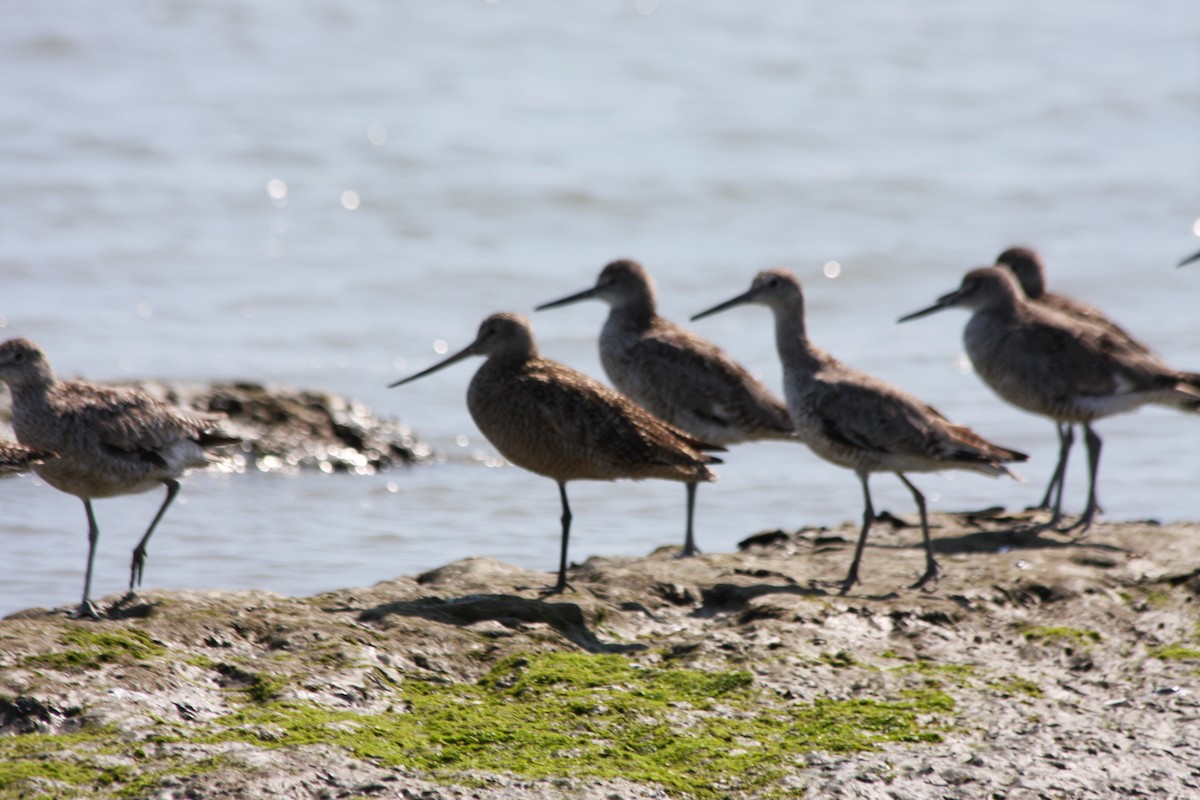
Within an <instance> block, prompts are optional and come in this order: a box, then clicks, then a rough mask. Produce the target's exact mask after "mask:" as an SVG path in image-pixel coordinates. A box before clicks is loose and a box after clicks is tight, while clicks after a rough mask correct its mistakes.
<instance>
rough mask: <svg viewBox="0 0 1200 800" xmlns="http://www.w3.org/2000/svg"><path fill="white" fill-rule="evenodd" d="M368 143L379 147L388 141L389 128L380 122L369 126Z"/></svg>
mask: <svg viewBox="0 0 1200 800" xmlns="http://www.w3.org/2000/svg"><path fill="white" fill-rule="evenodd" d="M367 141H368V142H370V143H371V144H373V145H375V146H376V147H379V146H380V145H381V144H383V143H384V142H386V141H387V128H385V127H383V126H382V125H380V124H379V123H378V122H374V123H371V124H370V125H369V126H367Z"/></svg>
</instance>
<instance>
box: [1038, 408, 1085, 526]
mask: <svg viewBox="0 0 1200 800" xmlns="http://www.w3.org/2000/svg"><path fill="white" fill-rule="evenodd" d="M1054 430H1055V431H1056V432H1057V433H1058V463H1057V464H1056V465H1055V466H1054V474H1053V475H1051V476H1050V483H1049V484H1048V485H1047V486H1046V494H1045V496H1044V497H1043V498H1042V501H1041V502H1040V503H1038V504H1037V505H1036V506H1034V507H1033V508H1032V509H1030V510H1033V511H1040V510H1049V511H1052V512H1053V516H1052V518H1051V520H1050V522H1049V523H1047V526H1053V525H1055V524H1057V523H1058V520H1059V519H1060V517H1061V516H1062V497H1063V485H1064V484H1065V483H1066V481H1067V458H1068V456H1069V455H1070V453H1071V447H1072V446H1073V445H1074V444H1075V428H1074V426H1073V425H1069V424H1066V423H1062V422H1055V423H1054Z"/></svg>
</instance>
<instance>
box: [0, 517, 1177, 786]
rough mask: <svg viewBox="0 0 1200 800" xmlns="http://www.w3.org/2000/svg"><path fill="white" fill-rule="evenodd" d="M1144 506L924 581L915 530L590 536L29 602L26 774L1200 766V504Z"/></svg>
mask: <svg viewBox="0 0 1200 800" xmlns="http://www.w3.org/2000/svg"><path fill="white" fill-rule="evenodd" d="M1007 519H1008V518H1006V517H1001V516H999V515H997V516H995V517H993V518H989V520H990V521H988V520H985V521H982V522H981V521H980V520H979V518H977V517H976V518H972V520H970V522H969V524H970V526H972V527H971V528H970V531H971V532H973V533H976V534H978V533H979V532H980V531H979V528H978V526H979V525H985V524H986V525H992V526H997V525H1004V524H1010V523H1009V522H1008V521H1006V520H1007ZM937 530H938V531H939V537H947V538H948V539H950V540H951V541H957V540H958V539H960V538H962V537H963V536H964V535H965V533H966V531H967V528H965V527H963V523H962V522H961V521H960V520H959V519H958V518H956V517H952V516H947V515H939V516H938V517H937ZM989 530H993V531H995V530H998V529H995V528H993V529H989ZM853 531H854V525H853V523H847V524H846V525H844V526H841V527H840V528H837V529H835V530H834V531H831V532H830V533H831V534H832V535H841V536H852V535H853ZM1148 531H1149V529H1148V528H1147V527H1146V526H1145V525H1142V524H1140V523H1124V524H1098V525H1096V526H1095V527H1094V529H1093V531H1092V533H1091V535H1090V536H1089V537H1088V539H1087V540H1085V541H1084V542H1082V543H1080V544H1077V545H1071V546H1066V547H1064V546H1061V545H1057V544H1056V545H1055V546H1047V545H1045V544H1044V543H1043V544H1039V543H1038V542H1037V540H1036V538H1031V539H1029V540H1027V541H1024V542H1023V543H1022V544H1020V545H1019V549H1020V550H1021V552H1020V554H1019V556H1020V558H1021V559H1022V561H1023V562H1025V563H1024V567H1023V568H1022V569H1021V570H1019V571H1014V570H1012V569H1011V568H1010V566H1009V565H1010V563H1011V560H1012V559H1011V555H1001V554H998V553H995V552H989V551H988V550H986V549H984V548H975V549H970V550H964V551H962V552H959V553H957V554H956V556H955V558H954V560H953V562H952V564H944V565H943V575H942V577H941V581H940V583H939V585H938V586H937V587H936V588H935V589H934V590H933V591H930V592H922V591H908V590H906V589H904V588H902V587H903V586H904V585H905V584H906V583H908V582H910V581H911V577H912V575H913V574H914V572H915V571H917V570H918V569H919V567H920V565H921V563H922V558H923V557H922V553H921V546H920V532H919V531H916V530H913V529H907V528H902V529H898V530H897V532H896V534H895V535H894V536H892V537H889V539H888V542H887V543H886V545H880V546H879V547H878V549H875V548H874V547H872V546H870V545H869V546H868V550H869V552H868V555H867V559H866V560H865V561H864V570H863V581H864V583H863V585H862V586H861V587H857V588H856V589H855V590H854V591H852V592H851V593H850V595H848V596H846V597H839V596H837V595H836V594H835V592H836V579H837V578H839V577H840V576H841V575H842V574H843V571H844V569H845V565H846V560H847V558H848V557H849V553H848V552H847V551H846V550H845V549H833V548H830V549H829V550H828V551H825V552H819V551H808V550H806V551H805V552H804V555H803V556H802V557H795V556H792V555H790V554H789V551H788V550H787V549H784V548H780V549H775V548H771V547H753V548H749V549H748V550H746V551H745V552H739V553H709V554H706V555H704V556H701V557H698V558H694V559H686V560H677V559H674V558H672V557H671V555H670V554H669V553H658V554H654V555H651V556H649V557H646V558H630V557H623V558H590V559H588V560H587V561H586V562H585V563H584V564H583V565H581V566H579V567H577V568H575V569H573V571H572V573H571V574H570V576H569V577H570V580H571V583H572V586H573V587H574V590H573V591H568V592H566V593H564V594H562V595H560V596H554V597H549V598H542V597H541V596H540V595H539V594H538V589H539V588H540V587H541V586H542V585H543V584H544V583H545V582H546V579H547V578H548V577H549V576H548V575H547V574H546V573H541V572H533V571H529V570H523V569H520V568H517V567H513V566H511V565H507V564H504V563H502V562H499V561H496V560H494V559H488V558H471V559H463V560H461V561H457V562H454V563H452V564H447V565H446V566H444V567H441V568H439V569H436V570H431V571H429V572H426V573H424V574H422V575H419V576H415V577H402V578H397V579H395V580H388V581H383V582H380V583H378V584H376V585H374V586H370V587H362V588H355V589H344V590H339V591H334V592H328V593H325V594H322V595H318V596H316V597H309V598H288V597H282V596H280V595H277V594H273V593H271V592H264V591H239V592H226V591H203V592H200V591H180V592H168V591H154V592H147V593H145V594H144V595H141V596H139V597H138V598H137V600H136V602H135V603H132V604H126V606H123V607H122V608H121V609H120V610H119V612H118V613H116V614H114V615H111V616H109V617H108V618H105V619H102V620H100V621H86V620H70V619H67V618H66V617H64V616H62V615H60V614H55V613H53V612H49V611H45V610H36V609H31V610H27V611H24V612H21V613H18V614H14V615H12V616H9V617H7V618H6V619H4V620H0V797H5V798H7V797H14V798H16V797H24V796H63V797H88V798H110V797H114V798H115V797H128V796H139V797H151V798H162V799H163V800H166V799H167V798H188V797H205V798H213V800H232V799H233V798H240V797H251V796H252V797H271V796H277V797H289V798H301V799H302V800H308V799H310V798H322V797H379V798H395V799H396V800H400V799H401V798H406V799H408V800H414V799H415V798H420V799H421V800H436V799H437V798H444V799H445V800H467V799H468V798H476V799H478V800H518V799H521V800H524V799H525V798H532V799H533V800H566V798H588V799H589V800H592V799H594V800H609V799H610V798H613V797H619V798H638V799H640V798H671V800H676V799H679V800H682V799H683V798H698V799H699V800H709V799H710V798H718V797H737V798H742V797H745V798H761V797H772V796H798V795H800V794H804V793H807V796H814V797H815V796H828V797H897V798H899V797H904V798H909V797H912V798H926V797H929V798H934V797H936V798H942V797H954V798H969V797H970V798H973V797H993V796H996V797H999V796H1004V797H1014V798H1015V797H1029V798H1035V797H1139V796H1147V795H1153V796H1161V797H1186V796H1192V795H1194V794H1195V791H1196V785H1197V779H1196V775H1195V764H1197V763H1200V742H1198V741H1196V739H1195V737H1188V736H1186V735H1184V734H1183V733H1181V732H1182V731H1188V730H1190V729H1191V727H1194V724H1195V709H1196V706H1195V703H1196V700H1195V697H1194V694H1193V689H1192V688H1191V687H1194V684H1195V673H1196V669H1197V666H1200V640H1198V639H1197V633H1196V628H1195V605H1196V603H1195V594H1194V593H1195V587H1194V582H1195V575H1197V574H1200V572H1198V570H1200V552H1198V551H1197V550H1196V548H1195V545H1194V542H1195V538H1196V536H1197V534H1198V533H1200V525H1197V524H1173V525H1164V526H1161V527H1156V528H1154V529H1153V542H1154V546H1153V548H1148V547H1146V546H1145V543H1146V541H1147V536H1148ZM985 533H986V531H985ZM936 546H937V540H936V539H935V547H936ZM1134 546H1138V547H1140V548H1142V551H1143V552H1144V556H1143V557H1141V558H1137V559H1113V560H1112V561H1113V562H1115V563H1108V562H1105V563H1094V562H1093V560H1092V559H1090V558H1080V557H1079V556H1080V555H1081V554H1085V555H1086V554H1087V553H1089V552H1098V553H1111V552H1116V551H1118V550H1120V549H1131V548H1133V547H1134ZM884 554H886V556H887V557H886V558H883V557H880V556H882V555H884ZM872 555H875V556H876V557H875V558H871V556H872ZM831 579H832V580H831ZM823 581H824V582H826V583H827V585H828V588H827V589H821V588H817V587H819V586H820V585H822V582H823ZM964 598H969V602H964ZM113 599H114V598H108V599H107V600H106V601H104V604H105V605H106V606H107V605H109V604H110V603H112V601H113Z"/></svg>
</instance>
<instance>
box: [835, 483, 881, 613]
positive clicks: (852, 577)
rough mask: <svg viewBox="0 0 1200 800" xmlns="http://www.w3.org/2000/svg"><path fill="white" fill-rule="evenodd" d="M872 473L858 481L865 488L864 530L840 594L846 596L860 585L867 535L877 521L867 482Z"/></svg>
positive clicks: (860, 533)
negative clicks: (872, 522) (860, 567)
mask: <svg viewBox="0 0 1200 800" xmlns="http://www.w3.org/2000/svg"><path fill="white" fill-rule="evenodd" d="M870 477H871V475H870V473H867V472H860V473H858V480H859V482H860V483H861V484H862V488H863V503H864V506H865V507H864V508H863V522H862V530H861V531H859V534H858V544H857V545H855V547H854V560H853V561H852V562H850V571H849V572H848V573H846V579H845V580H844V581H842V588H841V590H840V591H838V594H845V593H846V592H848V591H850V587H851V586H853V585H854V584H856V583H858V562H860V561H862V554H863V548H864V547H866V546H867V534H868V533H869V532H870V530H871V521H872V520H874V519H875V508H874V507H873V506H872V505H871V489H870V487H868V486H867V481H868V480H870Z"/></svg>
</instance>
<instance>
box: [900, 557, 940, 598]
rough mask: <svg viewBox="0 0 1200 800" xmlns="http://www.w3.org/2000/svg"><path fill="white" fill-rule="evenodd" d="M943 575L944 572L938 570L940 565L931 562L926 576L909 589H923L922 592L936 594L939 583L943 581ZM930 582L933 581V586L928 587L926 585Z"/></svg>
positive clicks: (926, 570) (926, 569)
mask: <svg viewBox="0 0 1200 800" xmlns="http://www.w3.org/2000/svg"><path fill="white" fill-rule="evenodd" d="M941 575H942V571H941V569H939V568H938V563H937V562H936V561H930V562H929V564H928V565H927V566H926V567H925V574H924V575H922V576H921V577H920V578H918V579H917V582H916V583H914V584H913V585H912V586H909V587H908V588H910V589H921V590H922V591H926V592H935V591H937V587H938V583H939V581H940V580H941ZM930 581H933V586H929V587H927V586H926V585H925V584H927V583H929V582H930Z"/></svg>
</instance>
